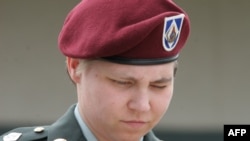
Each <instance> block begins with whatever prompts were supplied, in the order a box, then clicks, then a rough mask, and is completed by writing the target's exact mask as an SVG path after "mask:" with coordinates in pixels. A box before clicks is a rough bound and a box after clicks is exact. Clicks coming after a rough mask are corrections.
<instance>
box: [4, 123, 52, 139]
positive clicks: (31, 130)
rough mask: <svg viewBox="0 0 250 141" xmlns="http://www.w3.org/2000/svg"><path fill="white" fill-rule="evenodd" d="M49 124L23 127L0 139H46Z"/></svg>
mask: <svg viewBox="0 0 250 141" xmlns="http://www.w3.org/2000/svg"><path fill="white" fill-rule="evenodd" d="M47 136H48V126H38V127H21V128H16V129H14V130H11V131H9V132H7V133H5V134H3V135H1V136H0V141H31V140H32V141H36V140H39V141H46V140H47Z"/></svg>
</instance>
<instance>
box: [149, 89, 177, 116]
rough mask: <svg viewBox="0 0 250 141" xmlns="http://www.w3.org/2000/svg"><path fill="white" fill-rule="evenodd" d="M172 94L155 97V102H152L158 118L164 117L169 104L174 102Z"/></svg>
mask: <svg viewBox="0 0 250 141" xmlns="http://www.w3.org/2000/svg"><path fill="white" fill-rule="evenodd" d="M172 95H173V93H172V92H169V93H166V94H163V95H155V96H154V100H153V101H152V110H153V112H154V114H155V115H157V116H158V117H160V118H161V117H162V116H163V115H164V114H165V112H166V111H167V109H168V107H169V104H170V103H171V100H172Z"/></svg>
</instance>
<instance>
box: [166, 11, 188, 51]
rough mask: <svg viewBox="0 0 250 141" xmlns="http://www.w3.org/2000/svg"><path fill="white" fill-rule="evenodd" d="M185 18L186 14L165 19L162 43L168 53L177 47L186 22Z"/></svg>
mask: <svg viewBox="0 0 250 141" xmlns="http://www.w3.org/2000/svg"><path fill="white" fill-rule="evenodd" d="M184 16H185V15H184V14H180V15H176V16H172V17H166V18H165V20H164V29H163V36H162V43H163V47H164V49H165V50H166V51H171V50H173V49H174V48H175V46H176V45H177V43H178V40H179V37H180V33H181V27H182V23H183V20H184Z"/></svg>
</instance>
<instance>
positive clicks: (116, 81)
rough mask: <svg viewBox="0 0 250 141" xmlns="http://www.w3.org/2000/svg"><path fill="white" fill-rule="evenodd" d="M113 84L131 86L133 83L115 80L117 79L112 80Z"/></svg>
mask: <svg viewBox="0 0 250 141" xmlns="http://www.w3.org/2000/svg"><path fill="white" fill-rule="evenodd" d="M110 80H111V81H112V82H113V83H115V84H118V85H122V86H130V85H132V84H133V83H132V82H130V81H123V80H115V79H110Z"/></svg>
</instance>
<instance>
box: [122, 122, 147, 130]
mask: <svg viewBox="0 0 250 141" xmlns="http://www.w3.org/2000/svg"><path fill="white" fill-rule="evenodd" d="M122 123H124V124H125V125H126V126H129V127H133V128H142V127H143V126H145V125H146V124H147V122H146V121H141V120H126V121H122Z"/></svg>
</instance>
